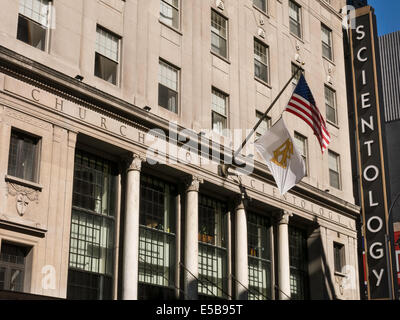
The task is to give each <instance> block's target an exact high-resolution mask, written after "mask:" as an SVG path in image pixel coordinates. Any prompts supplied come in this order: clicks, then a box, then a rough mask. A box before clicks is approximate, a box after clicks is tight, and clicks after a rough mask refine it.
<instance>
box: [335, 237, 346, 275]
mask: <svg viewBox="0 0 400 320" xmlns="http://www.w3.org/2000/svg"><path fill="white" fill-rule="evenodd" d="M333 254H334V256H333V258H334V263H335V272H340V273H342V272H343V267H344V265H345V251H344V245H343V244H341V243H337V242H334V243H333Z"/></svg>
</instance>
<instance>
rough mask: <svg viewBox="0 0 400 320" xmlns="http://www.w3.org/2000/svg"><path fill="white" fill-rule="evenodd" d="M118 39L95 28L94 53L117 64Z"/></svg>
mask: <svg viewBox="0 0 400 320" xmlns="http://www.w3.org/2000/svg"><path fill="white" fill-rule="evenodd" d="M118 51H119V38H118V37H117V36H115V35H113V34H112V33H111V32H108V31H106V30H105V29H103V28H101V27H99V26H97V33H96V52H97V53H100V54H101V55H103V56H104V57H106V58H108V59H111V60H113V61H114V62H116V63H118V62H119V53H118Z"/></svg>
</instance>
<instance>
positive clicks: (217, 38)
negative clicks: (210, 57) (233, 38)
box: [211, 10, 228, 58]
mask: <svg viewBox="0 0 400 320" xmlns="http://www.w3.org/2000/svg"><path fill="white" fill-rule="evenodd" d="M227 42H228V20H227V19H226V18H225V17H223V16H222V15H220V14H219V13H217V12H216V11H214V10H211V51H212V52H215V53H216V54H218V55H220V56H222V57H224V58H227V57H228V45H227Z"/></svg>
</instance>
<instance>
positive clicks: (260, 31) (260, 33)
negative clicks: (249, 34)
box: [257, 27, 265, 39]
mask: <svg viewBox="0 0 400 320" xmlns="http://www.w3.org/2000/svg"><path fill="white" fill-rule="evenodd" d="M257 34H258V36H259V37H261V38H263V39H265V30H264V29H263V28H261V27H259V28H258V32H257Z"/></svg>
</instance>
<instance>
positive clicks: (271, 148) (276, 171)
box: [255, 118, 306, 195]
mask: <svg viewBox="0 0 400 320" xmlns="http://www.w3.org/2000/svg"><path fill="white" fill-rule="evenodd" d="M255 147H256V149H257V151H258V152H259V153H260V154H261V156H262V157H263V158H264V159H265V160H266V162H267V165H268V168H269V170H270V171H271V173H272V175H273V176H274V179H275V182H276V184H277V186H278V189H279V191H280V193H281V194H282V195H284V194H285V193H286V192H288V191H289V190H290V189H291V188H292V187H294V186H295V185H296V184H297V183H299V182H300V181H301V179H303V177H304V176H305V175H306V169H305V168H306V167H305V164H304V161H303V158H302V157H301V155H300V154H299V152H298V151H297V149H296V146H295V145H294V143H293V139H292V137H291V136H290V133H289V131H288V129H287V128H286V125H285V122H284V121H283V118H281V119H280V120H279V121H278V122H277V123H276V124H275V125H274V126H273V127H272V128H271V129H269V130H268V131H267V132H266V133H264V135H262V136H261V137H260V138H259V139H258V140H257V141H256V142H255Z"/></svg>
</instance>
